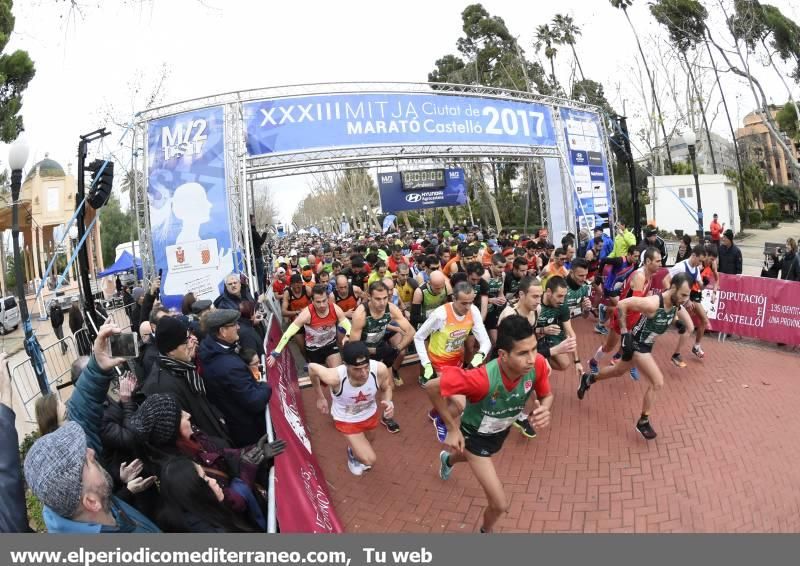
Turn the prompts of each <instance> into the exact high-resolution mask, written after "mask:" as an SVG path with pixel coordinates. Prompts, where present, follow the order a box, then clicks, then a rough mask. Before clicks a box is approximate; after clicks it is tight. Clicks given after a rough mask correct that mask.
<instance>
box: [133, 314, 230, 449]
mask: <svg viewBox="0 0 800 566" xmlns="http://www.w3.org/2000/svg"><path fill="white" fill-rule="evenodd" d="M156 346H157V347H158V352H159V357H158V363H157V364H155V365H154V366H153V369H152V370H151V372H150V374H149V375H148V376H147V381H146V382H145V384H144V386H143V387H142V392H143V393H144V394H145V395H153V394H154V393H171V394H173V395H174V396H175V398H176V399H177V400H178V403H179V404H180V406H181V408H182V409H183V410H184V411H187V412H188V413H190V414H191V415H192V418H193V419H194V421H195V423H197V425H198V426H199V427H200V428H202V429H203V430H204V431H206V432H207V433H208V434H211V435H213V436H216V437H219V438H222V439H225V440H226V441H227V442H229V441H230V437H229V436H228V431H227V428H226V426H225V419H224V417H223V415H222V413H221V412H220V411H219V409H218V408H217V407H215V406H214V405H213V404H212V403H211V401H210V400H209V398H208V397H207V396H206V385H205V382H204V380H203V378H202V377H200V375H199V374H198V372H197V368H196V366H195V364H194V363H193V359H194V356H195V350H196V349H197V339H196V338H195V337H194V336H192V334H191V333H190V332H189V328H188V326H186V324H184V323H183V322H182V321H180V320H178V319H176V318H172V317H169V316H165V317H163V318H162V319H161V320H159V321H158V326H157V327H156Z"/></svg>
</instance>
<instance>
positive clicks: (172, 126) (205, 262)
mask: <svg viewBox="0 0 800 566" xmlns="http://www.w3.org/2000/svg"><path fill="white" fill-rule="evenodd" d="M224 150H225V142H224V120H223V110H222V107H214V108H204V109H201V110H195V111H192V112H185V113H183V114H177V115H174V116H168V117H166V118H162V119H160V120H154V121H152V122H150V123H149V124H148V126H147V155H148V160H147V165H148V171H147V183H148V185H147V196H148V200H149V203H150V225H151V229H152V242H153V255H154V259H155V266H156V270H161V271H162V277H161V301H162V302H163V303H164V304H165V305H166V306H167V307H175V308H179V307H180V305H181V300H182V298H183V295H185V294H186V293H189V292H192V293H194V295H195V297H197V298H198V299H214V298H216V297H217V296H218V295H219V294H220V293H221V292H222V285H223V282H224V280H225V276H226V275H227V274H228V273H230V272H231V271H233V263H234V253H233V250H232V249H231V234H230V226H229V222H228V198H227V194H226V190H225V151H224Z"/></svg>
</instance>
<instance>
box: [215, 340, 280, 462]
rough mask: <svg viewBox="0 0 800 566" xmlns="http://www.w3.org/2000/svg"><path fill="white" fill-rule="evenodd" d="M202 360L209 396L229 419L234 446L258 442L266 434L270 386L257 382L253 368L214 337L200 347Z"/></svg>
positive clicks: (231, 348)
mask: <svg viewBox="0 0 800 566" xmlns="http://www.w3.org/2000/svg"><path fill="white" fill-rule="evenodd" d="M200 360H201V362H202V364H203V377H204V379H205V383H206V388H207V390H208V396H209V398H210V399H212V400H213V401H214V404H215V405H217V407H219V408H220V410H221V411H222V413H223V414H224V415H225V420H226V422H227V424H228V430H229V431H230V434H231V438H232V439H233V443H234V446H247V445H249V444H254V443H255V442H257V441H258V439H259V438H261V437H262V436H263V435H264V434H265V433H266V421H265V410H266V408H267V403H268V402H269V398H270V395H271V393H272V389H271V388H270V386H269V385H268V384H267V383H265V382H258V381H255V380H253V374H252V373H250V368H248V367H247V364H246V363H245V362H244V361H243V360H242V359H241V358H240V357H239V355H238V354H237V353H236V350H235V349H234V348H233V346H231V345H228V344H223V343H221V342H219V341H218V340H217V339H216V338H215V337H214V336H212V335H210V334H209V335H208V336H206V337H205V338H204V339H203V341H202V342H201V343H200ZM200 428H201V429H203V430H206V429H204V428H203V427H202V426H201V427H200Z"/></svg>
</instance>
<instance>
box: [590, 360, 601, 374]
mask: <svg viewBox="0 0 800 566" xmlns="http://www.w3.org/2000/svg"><path fill="white" fill-rule="evenodd" d="M589 370H590V371H591V373H600V364H598V363H597V360H595V359H594V358H592V359H590V360H589Z"/></svg>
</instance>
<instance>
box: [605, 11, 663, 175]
mask: <svg viewBox="0 0 800 566" xmlns="http://www.w3.org/2000/svg"><path fill="white" fill-rule="evenodd" d="M609 2H610V3H611V5H612V6H613V7H614V8H617V9H619V10H622V13H623V14H625V19H626V20H628V25H629V26H630V28H631V31H632V32H633V37H634V38H635V39H636V46H637V47H638V48H639V55H640V56H641V57H642V64H643V65H644V70H645V74H646V75H647V80H648V81H649V82H650V92H651V93H652V95H653V102H654V103H655V106H656V112H657V120H658V123H659V124H660V125H661V133H662V134H663V135H664V148H665V149H666V155H667V170H668V171H667V173H671V171H672V154H671V153H670V151H669V136H667V129H666V126H665V125H664V114H663V113H662V112H661V103H660V102H659V101H658V96H657V95H656V83H655V80H654V79H653V73H652V71H651V70H650V66H649V65H648V64H647V57H645V55H644V49H642V42H641V41H640V40H639V33H638V32H637V31H636V26H634V25H633V22H632V21H631V17H630V16H629V15H628V8H629V7H630V6H632V5H633V0H609Z"/></svg>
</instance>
